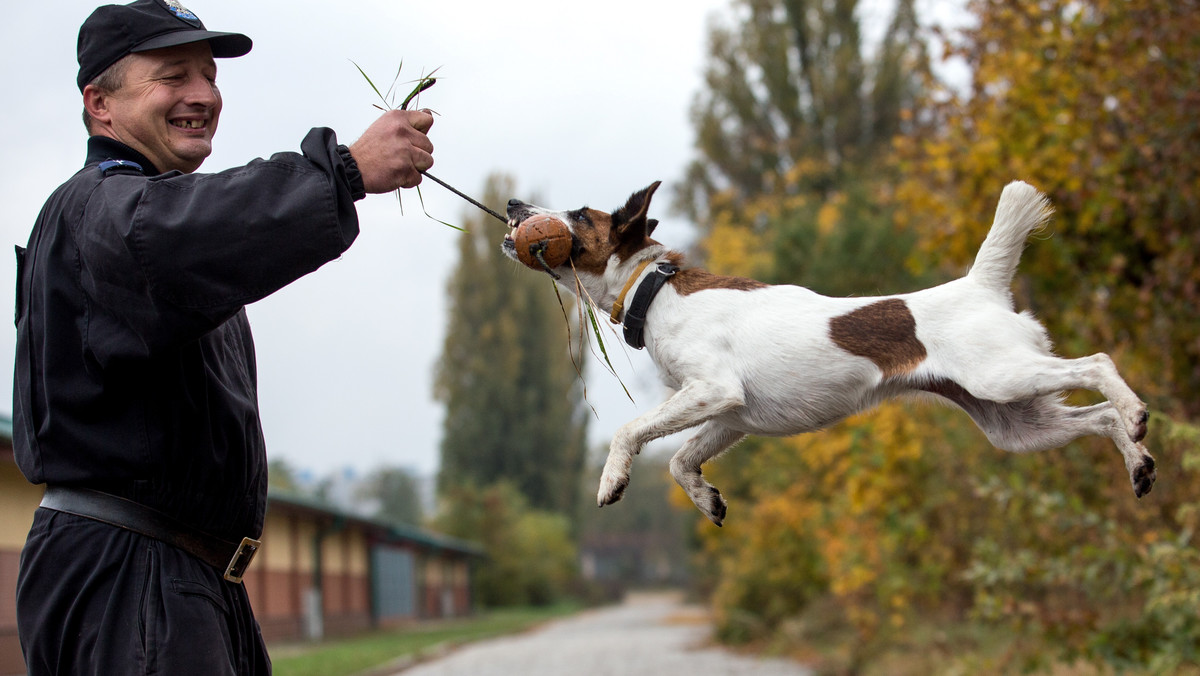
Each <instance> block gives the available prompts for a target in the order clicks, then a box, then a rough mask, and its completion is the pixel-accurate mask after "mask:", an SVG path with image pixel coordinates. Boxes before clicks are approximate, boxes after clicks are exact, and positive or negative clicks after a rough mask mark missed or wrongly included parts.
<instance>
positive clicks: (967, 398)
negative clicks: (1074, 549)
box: [925, 381, 1156, 498]
mask: <svg viewBox="0 0 1200 676" xmlns="http://www.w3.org/2000/svg"><path fill="white" fill-rule="evenodd" d="M925 389H926V391H928V392H933V393H934V394H937V395H939V396H942V397H945V398H946V399H949V400H950V401H952V402H954V403H955V404H957V405H958V406H959V407H960V408H962V409H963V410H964V411H966V412H967V414H968V415H970V416H971V419H972V420H974V421H975V424H976V425H978V426H979V429H981V430H983V433H984V434H986V435H987V438H988V441H990V442H992V445H994V446H995V447H996V448H999V449H1002V450H1006V451H1013V452H1016V453H1026V452H1032V451H1044V450H1048V449H1051V448H1059V447H1061V446H1065V445H1066V444H1068V443H1070V442H1072V441H1074V440H1075V439H1078V438H1080V437H1084V436H1102V437H1108V438H1109V439H1112V441H1113V443H1114V444H1116V446H1117V449H1118V450H1119V451H1120V452H1121V456H1122V457H1123V458H1124V460H1125V469H1126V471H1128V472H1129V481H1130V483H1131V484H1133V492H1134V495H1136V496H1137V497H1139V498H1140V497H1142V496H1143V495H1145V494H1146V493H1149V492H1150V489H1151V488H1152V487H1153V486H1154V480H1155V478H1156V473H1155V470H1154V458H1153V457H1152V456H1151V455H1150V452H1149V451H1147V450H1146V447H1145V446H1143V445H1142V444H1141V443H1140V442H1138V441H1134V440H1133V439H1132V438H1130V436H1129V434H1128V432H1127V430H1126V427H1125V422H1124V420H1123V419H1122V416H1121V414H1120V412H1119V410H1118V408H1117V406H1116V404H1114V403H1113V402H1111V401H1106V402H1104V403H1101V404H1096V405H1094V406H1083V407H1075V406H1067V405H1065V404H1063V403H1062V402H1061V401H1060V400H1059V398H1058V396H1057V395H1043V396H1040V397H1036V398H1033V399H1027V400H1024V401H1013V402H1008V403H997V402H994V401H987V400H982V399H978V398H976V397H974V396H972V395H971V394H969V393H967V391H966V390H964V389H962V388H961V387H959V386H957V385H955V384H953V383H950V382H945V381H943V382H938V383H931V384H930V386H928V387H927V388H925Z"/></svg>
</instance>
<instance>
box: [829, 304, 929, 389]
mask: <svg viewBox="0 0 1200 676" xmlns="http://www.w3.org/2000/svg"><path fill="white" fill-rule="evenodd" d="M829 337H830V339H831V340H833V342H834V344H835V345H837V346H838V347H840V348H842V349H843V350H845V351H847V352H849V353H850V354H853V355H855V356H858V357H866V358H867V359H870V360H871V361H873V362H875V365H876V366H878V367H879V370H880V371H883V375H884V377H885V378H888V377H891V376H897V375H900V374H903V373H907V372H909V371H911V370H913V369H915V368H916V367H917V366H918V365H919V364H920V363H921V362H922V361H924V360H925V357H926V355H927V354H928V353H927V352H926V351H925V346H924V345H923V344H922V343H921V341H920V340H918V339H917V322H916V320H915V319H913V316H912V311H911V310H909V309H908V304H907V303H905V302H904V301H903V300H901V299H899V298H889V299H887V300H881V301H879V302H877V303H872V304H870V305H866V306H863V307H860V308H858V309H857V310H855V311H853V312H851V313H849V314H844V315H842V316H840V317H834V318H833V319H832V320H830V322H829Z"/></svg>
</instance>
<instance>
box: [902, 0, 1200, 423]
mask: <svg viewBox="0 0 1200 676" xmlns="http://www.w3.org/2000/svg"><path fill="white" fill-rule="evenodd" d="M971 7H972V11H973V12H974V13H975V14H976V15H977V17H978V19H979V24H978V28H976V29H973V30H970V31H967V32H966V33H965V35H964V36H963V38H962V39H961V40H959V41H956V42H955V43H952V44H957V47H955V48H954V49H952V50H951V54H952V55H954V56H957V57H960V58H962V59H963V60H964V61H965V62H966V64H967V65H968V67H969V68H970V70H971V72H972V74H973V79H972V81H971V84H970V87H969V88H967V89H965V90H960V89H953V88H948V87H947V88H943V90H942V92H941V96H940V97H939V99H938V101H940V102H934V105H932V106H931V108H930V110H931V112H932V113H933V114H931V115H930V116H929V117H928V118H927V122H928V123H927V124H925V125H922V126H919V127H918V128H917V129H916V130H915V132H914V134H913V135H912V136H911V137H910V138H909V139H908V140H907V141H905V143H904V144H903V146H902V150H903V155H904V158H905V160H904V164H903V168H904V171H903V175H904V176H906V177H907V180H906V181H905V183H904V185H902V186H901V189H900V197H901V199H902V201H903V202H904V204H905V206H906V208H905V209H904V210H902V211H901V213H903V214H911V215H912V216H913V219H914V221H916V222H914V223H913V224H912V225H913V226H914V227H919V228H920V230H921V232H922V238H923V240H924V242H925V246H924V247H923V250H924V252H925V253H929V252H934V251H936V252H940V253H944V254H945V257H944V259H945V260H946V262H948V263H951V264H953V265H955V266H962V265H963V264H965V263H967V262H969V261H970V258H971V256H973V255H974V249H975V247H977V246H978V243H979V242H980V241H981V240H982V239H983V236H984V233H985V231H986V230H987V228H988V224H989V223H990V221H991V217H990V212H991V211H992V209H993V208H994V206H995V201H996V198H997V196H998V195H999V194H1000V190H1001V188H1002V187H1003V186H1004V184H1005V183H1007V182H1008V181H1011V180H1014V179H1017V178H1021V179H1025V180H1027V181H1030V182H1032V183H1034V184H1035V185H1037V186H1038V187H1039V188H1040V189H1042V190H1043V191H1045V192H1047V193H1048V195H1049V196H1050V198H1051V200H1052V202H1053V203H1054V207H1055V210H1056V217H1055V219H1054V221H1053V222H1052V224H1051V226H1050V230H1048V232H1047V234H1046V236H1044V237H1041V238H1040V239H1039V241H1037V242H1036V244H1035V245H1034V246H1031V247H1030V248H1029V250H1028V252H1027V253H1026V255H1025V256H1024V259H1023V261H1022V264H1021V268H1022V271H1023V272H1024V276H1023V279H1024V284H1026V288H1025V289H1024V291H1025V293H1023V294H1022V296H1024V297H1023V298H1022V299H1021V300H1022V301H1023V303H1024V304H1026V305H1029V306H1032V307H1033V308H1034V309H1036V310H1038V311H1039V315H1040V316H1042V317H1043V318H1044V320H1045V321H1046V322H1047V323H1048V324H1049V328H1050V331H1051V334H1052V335H1055V336H1056V337H1058V338H1059V340H1060V342H1061V343H1062V345H1063V348H1064V351H1066V352H1072V353H1076V354H1078V353H1081V352H1085V351H1095V350H1096V349H1097V348H1101V347H1102V348H1103V349H1105V350H1106V351H1112V352H1114V353H1115V354H1114V356H1115V358H1116V359H1117V362H1118V363H1119V364H1121V366H1122V370H1123V371H1124V372H1125V373H1126V375H1127V377H1129V379H1130V380H1131V384H1133V385H1134V388H1135V389H1137V390H1139V391H1140V392H1143V393H1145V394H1144V395H1143V396H1147V397H1150V398H1151V401H1150V403H1151V404H1152V406H1154V407H1156V408H1161V409H1163V410H1166V411H1168V412H1172V413H1174V414H1176V415H1183V416H1186V417H1189V418H1192V419H1195V418H1196V417H1197V416H1200V398H1197V397H1196V396H1195V393H1196V392H1197V391H1200V340H1198V339H1197V336H1200V229H1197V227H1196V225H1195V214H1197V213H1200V162H1198V161H1197V159H1196V158H1197V157H1200V126H1197V124H1196V111H1197V110H1198V109H1200V39H1198V38H1197V36H1198V35H1200V11H1197V10H1200V3H1198V2H1196V1H1195V0H1087V1H1084V2H1070V3H1064V2H1050V1H1042V2H1018V1H1016V0H977V1H976V2H973V3H971Z"/></svg>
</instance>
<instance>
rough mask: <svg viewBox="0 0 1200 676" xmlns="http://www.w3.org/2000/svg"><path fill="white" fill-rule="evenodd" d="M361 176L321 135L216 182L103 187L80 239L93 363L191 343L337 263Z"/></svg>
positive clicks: (119, 180) (123, 179)
mask: <svg viewBox="0 0 1200 676" xmlns="http://www.w3.org/2000/svg"><path fill="white" fill-rule="evenodd" d="M356 172H357V168H356V167H355V166H354V165H353V159H352V158H350V157H349V154H348V153H347V152H345V149H344V148H339V146H338V145H337V140H336V137H335V136H334V133H333V132H332V131H331V130H329V129H314V130H312V131H311V132H309V134H308V135H307V136H306V137H305V139H304V141H303V142H302V144H301V152H300V153H279V154H276V155H273V156H272V157H271V158H270V159H266V160H262V159H259V160H254V161H252V162H250V163H249V164H247V165H245V166H242V167H238V168H234V169H230V170H228V171H224V172H221V173H217V174H180V173H178V172H172V173H168V174H163V175H161V176H157V177H153V178H150V179H147V178H145V177H143V176H131V175H121V174H118V175H113V176H110V177H108V178H106V179H104V180H103V181H101V182H100V184H99V185H98V186H97V187H96V189H95V190H94V192H93V193H92V195H91V196H90V198H89V199H88V201H87V204H86V206H85V208H84V214H83V218H82V219H80V225H79V228H78V232H76V234H75V238H76V243H77V247H78V250H79V258H80V284H81V286H82V287H83V291H84V293H85V295H87V296H88V297H89V299H90V301H91V302H92V303H94V305H95V310H96V312H91V313H89V317H88V329H87V330H88V333H89V336H90V338H91V339H90V340H89V343H90V345H91V347H92V349H93V350H94V351H95V352H96V354H95V355H94V356H95V357H97V358H99V359H100V360H101V361H102V362H103V361H105V360H106V358H111V357H119V356H138V355H144V354H152V353H154V351H155V350H158V349H162V348H169V347H172V346H174V345H178V344H180V343H182V342H185V341H188V340H192V339H194V338H196V337H199V336H200V335H203V334H204V333H206V332H208V331H210V330H211V329H213V328H215V327H216V326H219V325H220V324H221V323H223V322H224V321H225V320H227V319H228V318H229V317H232V316H233V315H234V314H236V313H237V312H238V311H239V310H240V309H241V308H242V307H243V306H245V305H246V304H248V303H251V302H254V301H256V300H259V299H261V298H263V297H265V296H267V295H269V294H271V293H273V292H274V291H276V290H278V289H280V288H282V287H284V286H286V285H287V284H289V283H291V282H292V281H294V280H296V279H298V278H300V277H302V276H304V275H305V274H308V273H309V272H312V271H313V270H316V269H317V268H318V267H320V266H321V265H323V264H325V263H326V262H328V261H330V260H333V259H335V258H337V257H338V256H339V255H341V254H342V252H344V251H345V250H346V249H347V248H348V247H349V246H350V244H351V243H352V242H353V241H354V239H355V237H357V235H358V216H357V213H356V211H355V208H354V200H355V198H357V197H361V196H362V192H361V179H358V180H357V181H355V180H354V178H353V174H355V173H356ZM356 182H357V186H356V185H355V183H356Z"/></svg>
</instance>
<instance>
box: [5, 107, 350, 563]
mask: <svg viewBox="0 0 1200 676" xmlns="http://www.w3.org/2000/svg"><path fill="white" fill-rule="evenodd" d="M301 151H302V153H301V154H297V153H280V154H277V155H274V156H272V157H271V158H270V159H268V160H254V161H253V162H250V163H249V164H247V165H246V166H243V167H238V168H235V169H230V170H228V171H225V172H221V173H218V174H181V173H179V172H168V173H165V174H158V173H157V171H156V170H155V169H154V168H153V166H151V164H150V162H149V161H147V160H146V158H145V157H142V156H141V155H140V154H139V153H137V152H136V151H134V150H132V149H130V148H129V147H127V146H125V145H124V144H121V143H119V142H116V141H114V140H112V139H108V138H105V137H92V138H91V139H89V141H88V157H87V164H86V166H84V168H83V169H82V170H80V171H79V173H77V174H75V176H74V177H72V178H71V179H70V180H68V181H67V182H66V183H64V184H63V185H62V186H61V187H59V189H58V190H57V191H55V192H54V194H53V195H51V197H50V199H49V200H48V201H47V202H46V204H45V206H44V207H43V208H42V212H41V214H40V215H39V216H38V219H37V223H36V224H35V225H34V228H33V232H32V234H31V235H30V238H29V244H28V247H27V250H26V251H22V250H21V249H20V248H19V247H18V256H17V258H18V269H17V303H16V311H17V316H16V323H17V354H16V370H15V383H14V402H13V443H14V449H15V454H16V460H17V465H18V466H19V467H20V469H21V471H22V473H23V474H24V475H25V477H26V478H27V479H28V480H29V481H31V482H33V483H48V484H57V485H71V486H86V487H91V488H96V489H99V490H103V491H107V492H109V493H114V494H117V495H121V496H124V497H127V498H130V499H132V500H135V501H137V502H140V503H142V504H145V505H148V506H150V507H153V508H156V509H159V510H161V511H163V512H166V513H167V514H170V515H172V516H174V517H176V518H178V519H180V520H182V521H184V522H185V523H189V524H191V525H193V526H194V527H196V528H199V529H202V530H205V531H208V532H210V533H212V534H214V535H218V536H222V537H225V538H226V539H228V540H233V541H238V540H240V539H241V538H242V537H243V536H247V535H248V536H252V537H256V536H257V535H258V534H259V533H261V531H262V523H263V514H264V511H265V508H266V485H267V482H266V455H265V449H264V443H263V437H262V430H261V427H260V424H259V416H258V395H257V382H256V377H257V376H256V369H255V361H254V344H253V340H252V338H251V335H250V326H249V324H248V322H247V320H246V313H245V310H244V306H245V305H246V304H248V303H252V302H254V301H256V300H258V299H260V298H263V297H264V296H267V295H268V294H270V293H272V292H274V291H276V290H277V289H280V288H281V287H283V286H285V285H287V284H288V283H290V282H292V281H293V280H295V279H297V278H299V277H301V276H303V275H305V274H307V273H309V272H311V271H313V270H315V269H317V268H318V267H320V266H321V265H323V264H324V263H326V262H328V261H330V260H332V259H334V258H336V257H338V256H339V255H340V254H341V253H342V252H343V251H345V250H346V248H347V247H349V246H350V244H351V243H352V242H353V241H354V239H355V237H356V236H357V235H358V217H357V214H356V212H355V208H354V201H355V199H358V198H361V197H362V196H363V189H362V179H361V176H359V174H358V169H357V167H356V166H355V164H354V161H353V159H352V158H351V157H350V155H349V152H348V151H347V150H346V148H345V147H344V146H339V145H337V140H336V138H335V136H334V133H333V132H332V131H331V130H328V129H314V130H312V131H311V132H309V134H308V135H307V136H306V137H305V139H304V141H303V142H302V144H301ZM131 163H132V164H131Z"/></svg>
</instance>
